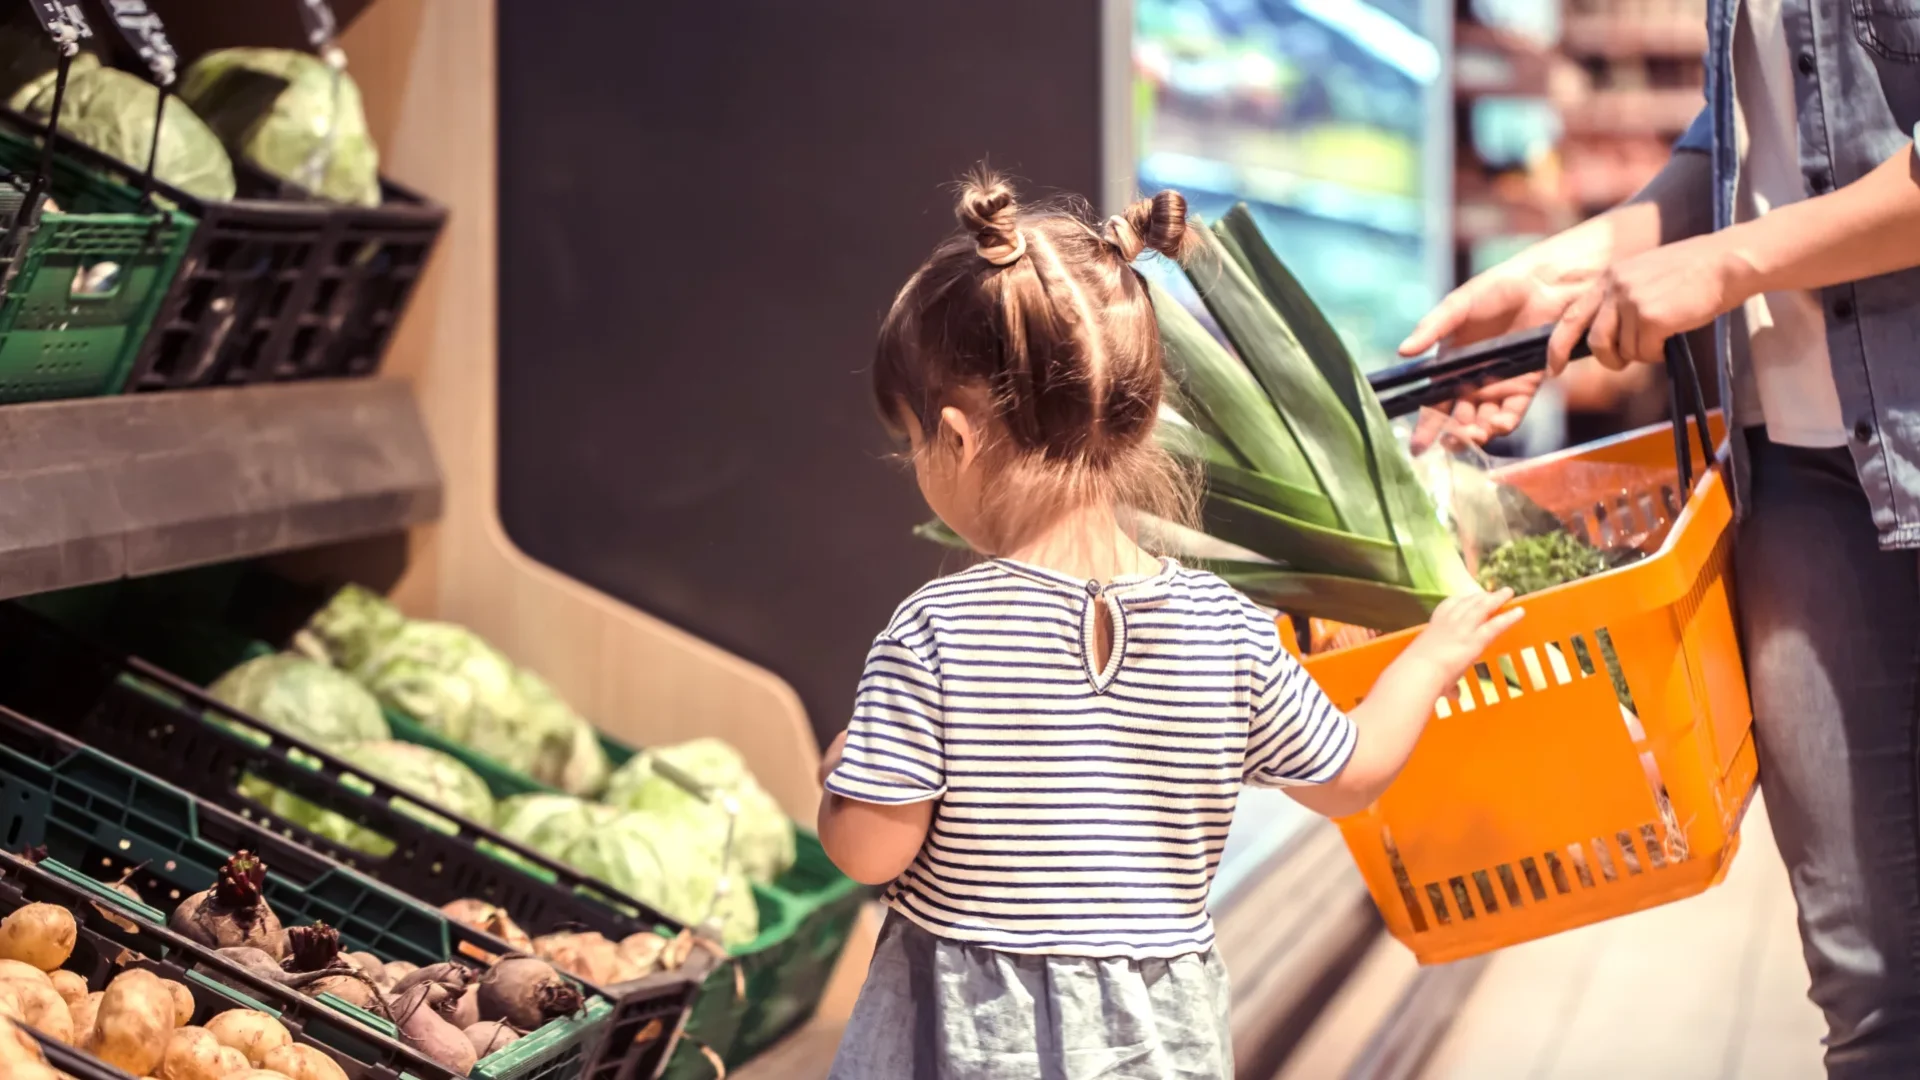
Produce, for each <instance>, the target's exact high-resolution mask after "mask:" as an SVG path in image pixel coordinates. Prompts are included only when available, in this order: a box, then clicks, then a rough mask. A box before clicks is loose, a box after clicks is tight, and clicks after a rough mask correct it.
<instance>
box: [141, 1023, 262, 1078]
mask: <svg viewBox="0 0 1920 1080" xmlns="http://www.w3.org/2000/svg"><path fill="white" fill-rule="evenodd" d="M223 1050H227V1048H226V1047H224V1046H221V1045H220V1040H218V1039H216V1038H214V1037H213V1032H211V1031H208V1030H207V1029H206V1028H203V1027H192V1026H187V1027H178V1028H174V1029H173V1034H172V1035H169V1036H168V1037H167V1051H166V1053H165V1054H164V1055H163V1056H162V1057H161V1059H160V1071H159V1073H158V1076H159V1078H160V1080H223V1078H224V1077H225V1076H226V1074H227V1073H228V1072H233V1071H234V1070H235V1069H236V1068H237V1069H245V1068H246V1067H247V1059H246V1055H244V1054H241V1053H240V1052H239V1051H238V1050H228V1051H227V1052H228V1053H229V1054H231V1055H233V1056H232V1057H230V1058H228V1059H227V1061H226V1062H224V1063H223V1062H222V1060H221V1057H220V1052H221V1051H223ZM233 1062H238V1063H239V1064H238V1065H237V1066H236V1065H232V1063H233ZM227 1066H231V1067H227ZM223 1068H224V1069H225V1071H222V1069H223Z"/></svg>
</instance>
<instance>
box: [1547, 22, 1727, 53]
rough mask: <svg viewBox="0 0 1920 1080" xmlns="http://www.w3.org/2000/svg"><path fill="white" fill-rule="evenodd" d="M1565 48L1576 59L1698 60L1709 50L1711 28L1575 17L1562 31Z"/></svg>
mask: <svg viewBox="0 0 1920 1080" xmlns="http://www.w3.org/2000/svg"><path fill="white" fill-rule="evenodd" d="M1561 48H1562V49H1563V50H1565V51H1566V52H1567V53H1568V54H1570V55H1573V56H1591V57H1602V58H1606V59H1629V60H1631V59H1641V58H1646V57H1664V58H1686V57H1692V58H1695V59H1698V58H1700V57H1702V56H1704V55H1705V54H1706V51H1707V25H1706V22H1705V20H1684V19H1635V18H1629V17H1623V16H1618V15H1572V16H1569V17H1568V18H1567V21H1566V25H1565V26H1564V28H1563V30H1562V35H1561Z"/></svg>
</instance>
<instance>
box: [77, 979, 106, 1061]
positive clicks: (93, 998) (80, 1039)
mask: <svg viewBox="0 0 1920 1080" xmlns="http://www.w3.org/2000/svg"><path fill="white" fill-rule="evenodd" d="M105 996H106V992H105V991H103V990H94V991H91V992H89V993H88V994H87V996H86V997H84V998H82V999H80V1003H79V1004H78V1005H75V1006H73V1007H72V1009H71V1010H70V1011H71V1012H72V1013H73V1038H74V1041H75V1043H76V1044H77V1045H79V1046H82V1047H84V1046H86V1045H87V1040H88V1039H89V1038H91V1037H92V1036H93V1029H94V1028H95V1027H96V1026H97V1024H96V1023H95V1021H96V1019H97V1018H98V1017H99V1015H100V999H101V998H103V997H105Z"/></svg>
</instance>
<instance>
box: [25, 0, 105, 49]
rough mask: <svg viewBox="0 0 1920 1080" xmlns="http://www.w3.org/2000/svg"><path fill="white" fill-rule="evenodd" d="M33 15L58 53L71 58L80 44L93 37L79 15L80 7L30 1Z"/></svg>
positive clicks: (45, 0) (53, 0)
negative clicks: (58, 49) (55, 46)
mask: <svg viewBox="0 0 1920 1080" xmlns="http://www.w3.org/2000/svg"><path fill="white" fill-rule="evenodd" d="M30 6H31V7H32V8H33V14H34V16H35V17H36V18H38V19H39V20H40V25H41V27H42V28H44V29H45V30H46V32H47V36H48V37H50V38H52V39H53V43H54V44H55V45H57V46H59V47H60V51H61V52H63V53H66V54H67V55H68V56H72V55H73V54H74V53H76V52H78V51H79V49H80V42H82V41H85V40H87V39H88V38H90V37H92V36H93V27H91V26H88V25H87V17H86V16H85V15H84V14H82V13H81V11H80V5H79V4H77V3H71V2H66V0H31V3H30Z"/></svg>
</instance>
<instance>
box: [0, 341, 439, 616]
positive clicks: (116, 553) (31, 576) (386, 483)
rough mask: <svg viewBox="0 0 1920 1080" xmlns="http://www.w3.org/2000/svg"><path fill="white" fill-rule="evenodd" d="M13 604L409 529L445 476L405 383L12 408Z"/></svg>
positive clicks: (7, 498) (3, 424)
mask: <svg viewBox="0 0 1920 1080" xmlns="http://www.w3.org/2000/svg"><path fill="white" fill-rule="evenodd" d="M0 492H4V500H3V501H4V505H5V508H6V509H5V511H4V519H3V520H4V524H3V525H0V597H14V596H25V595H28V594H31V593H38V592H47V591H51V590H54V589H62V588H68V587H71V586H75V585H86V584H92V583H95V582H100V581H108V580H112V579H114V578H119V577H132V576H139V575H145V574H155V573H162V572H165V571H169V570H178V569H183V568H185V567H189V566H201V565H207V564H210V563H219V562H228V561H231V560H235V559H245V558H251V557H254V556H259V555H267V554H273V553H276V552H283V551H292V550H295V549H299V548H308V547H315V546H318V545H321V544H329V543H335V542H339V541H344V540H356V539H361V538H365V537H370V536H377V535H381V534H386V533H392V532H397V531H399V530H401V529H405V528H407V527H408V526H412V525H418V524H422V523H425V522H427V521H431V520H432V519H434V518H435V517H437V516H438V515H439V512H440V502H441V483H440V472H439V468H438V466H437V465H436V463H435V461H434V456H433V448H432V446H431V444H430V443H429V441H428V438H427V431H426V425H425V423H424V422H423V420H422V418H421V414H420V410H419V408H418V407H417V406H416V404H415V403H414V400H413V393H412V391H411V389H410V388H409V387H408V385H407V384H406V383H403V382H399V381H395V380H387V379H345V380H338V381H325V382H311V383H296V384H289V385H280V386H262V387H249V388H246V389H232V390H194V391H186V392H182V393H173V394H136V395H131V396H124V397H104V398H87V399H82V400H76V401H55V402H46V403H41V404H33V405H15V406H9V407H7V408H4V409H0Z"/></svg>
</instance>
